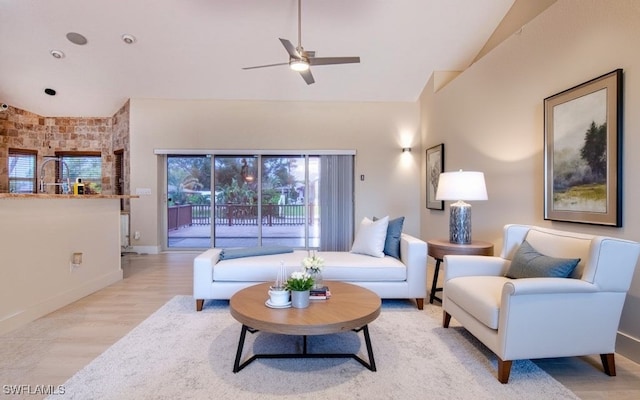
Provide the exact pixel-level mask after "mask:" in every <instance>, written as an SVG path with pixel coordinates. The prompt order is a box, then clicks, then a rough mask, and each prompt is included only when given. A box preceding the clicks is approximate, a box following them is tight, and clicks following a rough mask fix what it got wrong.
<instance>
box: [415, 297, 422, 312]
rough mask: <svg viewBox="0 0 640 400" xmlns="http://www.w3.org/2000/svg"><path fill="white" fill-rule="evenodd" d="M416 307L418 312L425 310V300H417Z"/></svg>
mask: <svg viewBox="0 0 640 400" xmlns="http://www.w3.org/2000/svg"><path fill="white" fill-rule="evenodd" d="M416 305H417V306H418V310H423V309H424V299H416Z"/></svg>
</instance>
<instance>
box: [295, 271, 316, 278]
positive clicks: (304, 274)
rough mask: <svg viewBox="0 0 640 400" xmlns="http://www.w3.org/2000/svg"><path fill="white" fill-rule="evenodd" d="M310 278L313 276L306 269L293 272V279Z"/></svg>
mask: <svg viewBox="0 0 640 400" xmlns="http://www.w3.org/2000/svg"><path fill="white" fill-rule="evenodd" d="M309 278H311V275H309V274H308V273H307V272H305V271H295V272H292V273H291V279H295V280H304V279H309Z"/></svg>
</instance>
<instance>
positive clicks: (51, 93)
mask: <svg viewBox="0 0 640 400" xmlns="http://www.w3.org/2000/svg"><path fill="white" fill-rule="evenodd" d="M44 92H45V93H46V94H48V95H49V96H55V95H56V91H55V90H53V89H51V88H46V89H45V90H44Z"/></svg>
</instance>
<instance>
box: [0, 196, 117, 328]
mask: <svg viewBox="0 0 640 400" xmlns="http://www.w3.org/2000/svg"><path fill="white" fill-rule="evenodd" d="M0 220H2V229H0V254H2V257H1V261H0V263H1V267H0V282H2V283H3V285H2V290H0V333H4V332H8V331H10V330H12V329H15V328H17V327H19V326H21V325H23V324H25V323H27V322H30V321H33V320H35V319H36V318H39V317H41V316H43V315H46V314H48V313H50V312H52V311H54V310H57V309H58V308H60V307H63V306H65V305H67V304H69V303H71V302H73V301H76V300H78V299H80V298H82V297H84V296H86V295H88V294H91V293H93V292H95V291H97V290H99V289H102V288H104V287H106V286H109V285H110V284H112V283H114V282H117V281H118V280H121V279H122V269H121V268H120V201H119V200H118V199H6V198H5V199H0ZM75 252H81V253H83V256H82V265H81V266H80V267H79V268H77V269H75V270H74V271H73V272H71V271H70V268H69V264H70V262H71V259H72V254H73V253H75Z"/></svg>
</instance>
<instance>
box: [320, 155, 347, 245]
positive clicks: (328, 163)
mask: <svg viewBox="0 0 640 400" xmlns="http://www.w3.org/2000/svg"><path fill="white" fill-rule="evenodd" d="M319 186H320V190H319V191H320V227H321V229H320V250H323V251H349V250H350V249H351V244H352V242H353V215H354V211H353V186H354V183H353V155H325V156H320V185H319Z"/></svg>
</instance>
